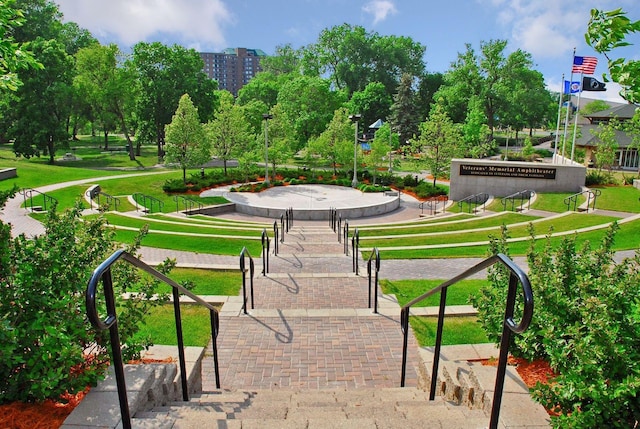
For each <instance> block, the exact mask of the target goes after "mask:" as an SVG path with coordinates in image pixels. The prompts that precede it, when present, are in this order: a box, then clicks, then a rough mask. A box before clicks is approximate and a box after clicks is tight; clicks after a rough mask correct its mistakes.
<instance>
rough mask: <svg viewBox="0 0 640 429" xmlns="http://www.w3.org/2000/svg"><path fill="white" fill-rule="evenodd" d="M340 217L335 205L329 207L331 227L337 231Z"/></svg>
mask: <svg viewBox="0 0 640 429" xmlns="http://www.w3.org/2000/svg"><path fill="white" fill-rule="evenodd" d="M337 219H338V210H337V209H336V208H335V207H330V208H329V228H331V229H332V230H333V232H336V225H337Z"/></svg>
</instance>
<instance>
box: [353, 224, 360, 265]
mask: <svg viewBox="0 0 640 429" xmlns="http://www.w3.org/2000/svg"><path fill="white" fill-rule="evenodd" d="M359 247H360V231H358V228H356V229H355V231H353V237H351V250H352V252H353V272H354V273H356V276H357V275H359V274H358V268H359V267H358V253H359V252H358V248H359Z"/></svg>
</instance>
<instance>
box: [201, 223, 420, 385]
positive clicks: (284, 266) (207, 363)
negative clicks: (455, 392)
mask: <svg viewBox="0 0 640 429" xmlns="http://www.w3.org/2000/svg"><path fill="white" fill-rule="evenodd" d="M343 249H344V247H343V244H341V243H338V241H337V236H336V235H335V233H333V231H331V229H330V228H329V227H328V226H323V225H315V226H308V225H302V226H297V227H294V228H293V229H292V230H291V231H290V233H289V234H287V236H286V237H285V243H281V244H280V249H279V254H278V256H277V257H272V259H271V262H270V273H269V274H268V275H267V276H266V277H262V276H258V277H257V278H256V280H255V284H254V290H255V310H254V311H249V313H250V314H249V315H243V314H240V315H239V316H226V317H222V318H221V320H220V335H219V337H218V350H219V357H220V365H221V382H222V385H224V386H227V387H232V388H239V389H242V388H244V389H246V388H268V389H274V388H292V387H294V388H306V389H322V388H352V389H353V388H371V387H397V386H399V383H400V370H401V357H402V335H401V331H400V324H399V313H400V311H399V307H397V305H396V309H395V311H393V310H392V311H386V312H381V314H374V313H373V311H372V310H370V309H368V279H367V278H366V277H364V276H356V275H355V274H353V273H352V272H351V271H352V259H351V257H350V256H346V255H344V253H343ZM387 302H388V300H387ZM313 309H314V310H316V311H314V312H313V316H307V317H304V316H301V315H297V314H296V310H300V312H301V313H304V312H305V311H306V310H313ZM388 310H390V309H388ZM223 311H224V309H223ZM345 312H349V313H353V314H352V315H349V316H347V315H345V314H343V313H345ZM382 313H384V314H382ZM410 338H411V343H410V358H409V362H410V365H412V366H410V370H409V371H408V377H407V385H413V386H415V385H417V368H416V366H417V364H418V360H419V357H418V345H417V342H416V341H415V339H414V338H413V335H410ZM213 386H214V374H213V368H212V363H211V359H205V360H204V361H203V388H204V390H205V391H206V390H213Z"/></svg>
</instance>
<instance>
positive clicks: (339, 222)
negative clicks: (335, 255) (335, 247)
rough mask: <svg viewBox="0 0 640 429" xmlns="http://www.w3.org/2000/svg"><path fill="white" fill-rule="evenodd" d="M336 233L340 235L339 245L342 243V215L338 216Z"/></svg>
mask: <svg viewBox="0 0 640 429" xmlns="http://www.w3.org/2000/svg"><path fill="white" fill-rule="evenodd" d="M336 232H337V233H338V234H337V235H338V243H342V213H340V214H339V215H338V226H337V228H336Z"/></svg>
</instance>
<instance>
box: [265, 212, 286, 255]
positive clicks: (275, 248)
mask: <svg viewBox="0 0 640 429" xmlns="http://www.w3.org/2000/svg"><path fill="white" fill-rule="evenodd" d="M265 232H266V230H265ZM283 235H284V233H283ZM263 237H264V233H263ZM279 237H280V228H278V221H276V220H274V221H273V255H274V256H278V241H279ZM267 239H268V237H267Z"/></svg>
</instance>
